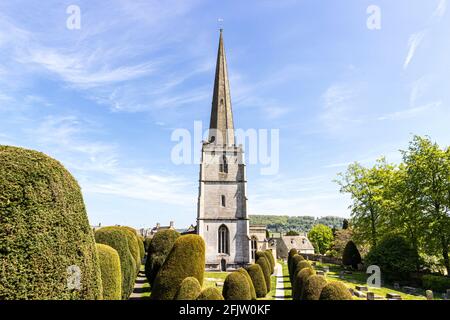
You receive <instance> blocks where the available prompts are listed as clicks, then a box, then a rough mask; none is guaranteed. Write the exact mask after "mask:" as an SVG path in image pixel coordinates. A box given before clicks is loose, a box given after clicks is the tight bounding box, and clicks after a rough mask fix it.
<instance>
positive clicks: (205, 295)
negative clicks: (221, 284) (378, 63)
mask: <svg viewBox="0 0 450 320" xmlns="http://www.w3.org/2000/svg"><path fill="white" fill-rule="evenodd" d="M197 300H224V298H223V296H222V294H221V293H220V291H219V290H218V289H217V288H214V287H208V288H205V289H203V291H202V292H201V293H200V295H199V296H198V297H197Z"/></svg>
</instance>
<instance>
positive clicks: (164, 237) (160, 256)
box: [145, 229, 180, 286]
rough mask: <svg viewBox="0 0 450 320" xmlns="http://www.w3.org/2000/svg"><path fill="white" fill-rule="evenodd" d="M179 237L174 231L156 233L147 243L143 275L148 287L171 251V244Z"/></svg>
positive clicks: (151, 284)
mask: <svg viewBox="0 0 450 320" xmlns="http://www.w3.org/2000/svg"><path fill="white" fill-rule="evenodd" d="M179 236H180V234H179V233H178V232H176V231H175V230H170V229H169V230H162V231H158V232H157V233H156V234H155V235H154V236H153V238H152V240H151V242H150V243H149V247H148V251H147V260H146V261H145V275H146V277H147V280H148V282H149V283H150V286H153V283H154V282H155V278H156V275H157V274H158V271H159V269H160V268H161V266H162V265H163V263H164V261H165V260H166V258H167V256H168V255H169V253H170V250H172V247H173V244H174V243H175V241H176V240H177V238H178V237H179Z"/></svg>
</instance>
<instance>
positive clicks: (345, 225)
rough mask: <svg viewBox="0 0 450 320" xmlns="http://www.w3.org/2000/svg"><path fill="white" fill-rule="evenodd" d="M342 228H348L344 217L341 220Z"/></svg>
mask: <svg viewBox="0 0 450 320" xmlns="http://www.w3.org/2000/svg"><path fill="white" fill-rule="evenodd" d="M342 229H344V230H346V229H348V220H347V219H344V221H342Z"/></svg>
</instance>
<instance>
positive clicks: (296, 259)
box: [288, 253, 305, 282]
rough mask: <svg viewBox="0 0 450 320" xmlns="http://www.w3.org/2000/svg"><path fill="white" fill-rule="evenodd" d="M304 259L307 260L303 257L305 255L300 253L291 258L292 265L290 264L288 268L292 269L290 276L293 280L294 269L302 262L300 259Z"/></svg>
mask: <svg viewBox="0 0 450 320" xmlns="http://www.w3.org/2000/svg"><path fill="white" fill-rule="evenodd" d="M303 260H305V258H303V256H302V255H300V254H298V253H297V254H295V255H294V256H293V257H292V258H291V264H290V266H288V268H289V269H290V272H289V277H290V279H291V282H293V281H294V271H295V268H296V267H297V265H298V264H299V263H300V261H303Z"/></svg>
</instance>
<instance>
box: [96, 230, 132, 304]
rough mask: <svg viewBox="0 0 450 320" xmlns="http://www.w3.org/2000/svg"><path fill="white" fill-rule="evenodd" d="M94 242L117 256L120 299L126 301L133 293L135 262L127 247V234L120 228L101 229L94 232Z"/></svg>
mask: <svg viewBox="0 0 450 320" xmlns="http://www.w3.org/2000/svg"><path fill="white" fill-rule="evenodd" d="M95 241H96V242H97V243H102V244H106V245H108V246H110V247H112V248H114V249H115V250H116V251H117V253H118V254H119V258H120V270H121V273H122V299H123V300H126V299H128V297H129V296H130V295H131V292H133V288H134V281H135V279H136V262H135V260H134V258H133V255H132V254H131V251H130V247H129V246H128V238H127V232H125V231H124V229H123V228H121V227H116V226H111V227H103V228H100V229H98V230H97V231H95Z"/></svg>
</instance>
